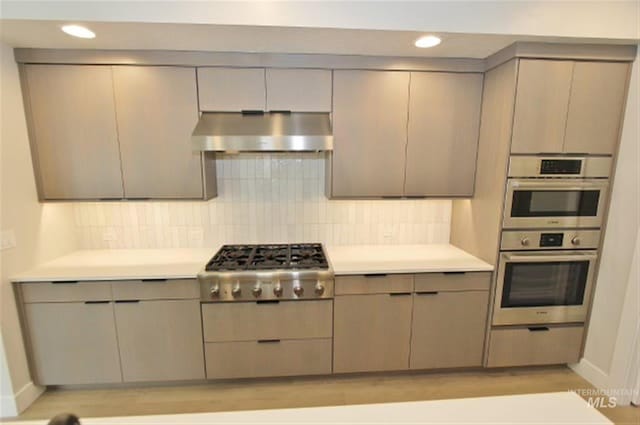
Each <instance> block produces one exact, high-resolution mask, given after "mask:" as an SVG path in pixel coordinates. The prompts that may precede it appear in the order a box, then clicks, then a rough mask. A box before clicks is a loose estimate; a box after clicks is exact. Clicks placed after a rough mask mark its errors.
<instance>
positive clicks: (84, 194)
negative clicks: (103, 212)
mask: <svg viewBox="0 0 640 425" xmlns="http://www.w3.org/2000/svg"><path fill="white" fill-rule="evenodd" d="M24 69H25V77H26V78H25V80H26V91H25V102H27V115H28V117H27V118H28V120H29V123H30V128H31V130H32V131H31V137H32V146H33V147H34V150H33V156H34V158H33V160H34V163H35V168H36V173H37V174H38V179H37V180H38V182H39V187H40V195H41V197H42V198H43V199H53V200H55V199H99V198H122V195H123V192H122V175H121V173H120V152H119V150H118V136H117V131H116V115H115V106H114V103H113V84H112V77H111V67H109V66H86V65H25V68H24ZM27 97H28V98H27Z"/></svg>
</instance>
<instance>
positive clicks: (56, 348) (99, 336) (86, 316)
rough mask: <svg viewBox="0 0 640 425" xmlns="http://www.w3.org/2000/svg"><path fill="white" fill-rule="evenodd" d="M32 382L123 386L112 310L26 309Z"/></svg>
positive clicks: (74, 306) (88, 306) (104, 304)
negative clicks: (120, 384) (32, 366)
mask: <svg viewBox="0 0 640 425" xmlns="http://www.w3.org/2000/svg"><path fill="white" fill-rule="evenodd" d="M24 309H25V316H26V320H27V326H28V329H29V340H30V343H31V353H32V359H33V365H34V367H35V375H36V382H37V383H38V384H40V385H73V384H104V383H110V382H122V376H121V374H120V358H119V356H118V342H117V339H116V327H115V324H114V321H113V304H111V303H110V302H108V301H96V302H86V303H82V302H80V303H35V304H25V306H24Z"/></svg>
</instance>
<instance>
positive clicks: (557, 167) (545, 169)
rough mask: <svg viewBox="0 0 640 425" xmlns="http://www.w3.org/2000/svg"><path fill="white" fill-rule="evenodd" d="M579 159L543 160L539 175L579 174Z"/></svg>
mask: <svg viewBox="0 0 640 425" xmlns="http://www.w3.org/2000/svg"><path fill="white" fill-rule="evenodd" d="M581 169H582V160H581V159H543V160H541V161H540V174H580V170H581Z"/></svg>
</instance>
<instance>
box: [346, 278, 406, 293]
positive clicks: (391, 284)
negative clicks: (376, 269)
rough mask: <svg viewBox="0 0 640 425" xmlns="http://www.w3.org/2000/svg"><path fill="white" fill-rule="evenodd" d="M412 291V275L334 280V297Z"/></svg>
mask: <svg viewBox="0 0 640 425" xmlns="http://www.w3.org/2000/svg"><path fill="white" fill-rule="evenodd" d="M412 291H413V275H411V274H371V275H366V274H365V275H358V276H338V277H336V280H335V293H336V295H355V294H387V293H391V292H412Z"/></svg>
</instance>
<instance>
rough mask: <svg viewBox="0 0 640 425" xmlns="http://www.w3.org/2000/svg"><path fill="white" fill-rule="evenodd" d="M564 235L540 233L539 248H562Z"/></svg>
mask: <svg viewBox="0 0 640 425" xmlns="http://www.w3.org/2000/svg"><path fill="white" fill-rule="evenodd" d="M563 239H564V233H542V234H541V235H540V247H541V248H542V247H545V246H562V241H563Z"/></svg>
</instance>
